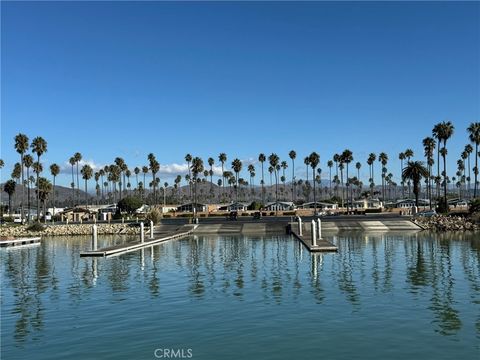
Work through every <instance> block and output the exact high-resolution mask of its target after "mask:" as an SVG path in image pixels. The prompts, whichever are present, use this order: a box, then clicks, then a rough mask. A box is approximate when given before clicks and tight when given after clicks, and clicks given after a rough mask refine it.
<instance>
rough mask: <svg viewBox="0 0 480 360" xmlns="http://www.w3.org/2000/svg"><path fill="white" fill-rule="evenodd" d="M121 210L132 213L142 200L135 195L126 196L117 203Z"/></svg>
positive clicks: (140, 204)
mask: <svg viewBox="0 0 480 360" xmlns="http://www.w3.org/2000/svg"><path fill="white" fill-rule="evenodd" d="M117 206H118V208H119V209H120V211H121V212H126V213H128V214H133V213H134V212H135V210H137V209H138V208H139V207H140V206H142V200H141V199H140V198H138V197H136V196H126V197H124V198H123V199H122V200H120V201H119V202H118V204H117Z"/></svg>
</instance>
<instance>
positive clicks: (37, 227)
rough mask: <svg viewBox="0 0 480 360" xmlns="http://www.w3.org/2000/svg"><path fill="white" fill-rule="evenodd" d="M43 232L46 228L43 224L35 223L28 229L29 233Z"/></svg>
mask: <svg viewBox="0 0 480 360" xmlns="http://www.w3.org/2000/svg"><path fill="white" fill-rule="evenodd" d="M43 230H45V226H43V225H42V224H40V223H38V222H35V223H33V224H32V225H30V226H29V227H27V231H35V232H38V231H43Z"/></svg>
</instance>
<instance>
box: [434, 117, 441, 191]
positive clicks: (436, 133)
mask: <svg viewBox="0 0 480 360" xmlns="http://www.w3.org/2000/svg"><path fill="white" fill-rule="evenodd" d="M440 133H441V123H438V124H436V125H435V126H434V127H433V129H432V136H433V138H434V139H437V143H438V146H437V181H436V192H437V198H439V197H440V179H441V174H440V150H441V146H440V145H441V143H442V139H441V134H440Z"/></svg>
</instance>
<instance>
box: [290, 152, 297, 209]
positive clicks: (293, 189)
mask: <svg viewBox="0 0 480 360" xmlns="http://www.w3.org/2000/svg"><path fill="white" fill-rule="evenodd" d="M288 157H289V158H290V159H291V160H292V202H293V201H294V200H295V159H296V158H297V153H296V152H295V150H290V152H289V153H288Z"/></svg>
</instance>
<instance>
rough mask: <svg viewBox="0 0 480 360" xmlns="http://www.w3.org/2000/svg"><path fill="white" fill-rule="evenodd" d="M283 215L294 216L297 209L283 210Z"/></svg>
mask: <svg viewBox="0 0 480 360" xmlns="http://www.w3.org/2000/svg"><path fill="white" fill-rule="evenodd" d="M283 215H285V216H293V215H295V211H284V212H283Z"/></svg>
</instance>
